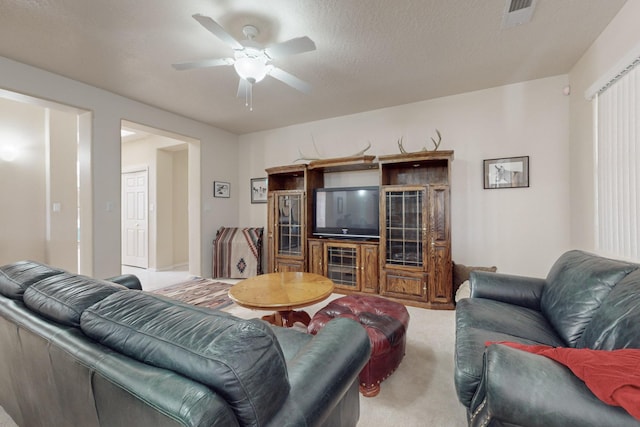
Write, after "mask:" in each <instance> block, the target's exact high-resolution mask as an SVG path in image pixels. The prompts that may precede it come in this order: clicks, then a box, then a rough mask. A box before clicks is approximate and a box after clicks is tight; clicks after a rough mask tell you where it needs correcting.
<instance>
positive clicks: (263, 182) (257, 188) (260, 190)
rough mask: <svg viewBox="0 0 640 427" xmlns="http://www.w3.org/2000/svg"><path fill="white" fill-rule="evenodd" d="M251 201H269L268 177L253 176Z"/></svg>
mask: <svg viewBox="0 0 640 427" xmlns="http://www.w3.org/2000/svg"><path fill="white" fill-rule="evenodd" d="M251 203H267V178H251Z"/></svg>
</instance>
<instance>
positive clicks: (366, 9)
mask: <svg viewBox="0 0 640 427" xmlns="http://www.w3.org/2000/svg"><path fill="white" fill-rule="evenodd" d="M625 1H626V0H538V2H537V7H536V9H535V13H534V15H533V19H532V21H531V22H530V23H528V24H525V25H521V26H517V27H514V28H509V29H505V30H503V29H501V21H502V15H503V13H504V10H505V0H395V1H390V0H324V1H318V0H295V1H294V0H268V1H267V0H208V1H204V0H180V1H177V0H135V1H132V0H90V1H88V0H0V55H2V56H5V57H7V58H10V59H14V60H16V61H19V62H23V63H26V64H29V65H33V66H36V67H39V68H42V69H45V70H48V71H51V72H54V73H57V74H60V75H63V76H66V77H70V78H72V79H75V80H78V81H81V82H84V83H88V84H90V85H93V86H97V87H99V88H102V89H106V90H108V91H111V92H114V93H117V94H120V95H123V96H126V97H128V98H132V99H135V100H138V101H141V102H143V103H146V104H149V105H153V106H156V107H159V108H162V109H165V110H168V111H172V112H175V113H178V114H180V115H183V116H187V117H190V118H193V119H196V120H199V121H202V122H206V123H209V124H211V125H213V126H216V127H219V128H222V129H226V130H228V131H230V132H233V133H236V134H244V133H248V132H254V131H260V130H265V129H272V128H278V127H282V126H287V125H291V124H295V123H302V122H308V121H313V120H319V119H324V118H329V117H335V116H341V115H346V114H351V113H358V112H362V111H368V110H373V109H377V108H382V107H388V106H393V105H400V104H406V103H410V102H415V101H420V100H425V99H431V98H436V97H441V96H447V95H452V94H456V93H462V92H468V91H472V90H478V89H484V88H489V87H495V86H500V85H504V84H508V83H514V82H519V81H525V80H531V79H537V78H542V77H547V76H553V75H558V74H564V73H567V72H569V70H570V69H571V67H572V66H573V65H574V64H575V63H576V61H577V60H578V59H579V58H580V56H581V55H582V54H583V53H584V51H585V50H586V49H587V48H588V47H589V46H590V45H591V43H593V41H594V40H595V39H596V38H597V36H598V35H599V34H600V33H601V32H602V30H603V29H604V28H605V27H606V25H607V24H608V23H609V22H610V21H611V19H612V18H613V17H614V16H615V15H616V13H617V12H618V11H619V10H620V8H621V7H622V6H623V5H624V3H625ZM196 13H200V14H203V15H207V16H210V17H211V18H213V19H214V20H216V21H217V22H218V23H220V24H221V25H222V26H223V27H224V28H225V29H226V30H227V31H228V32H229V33H230V34H231V35H233V36H234V37H235V38H236V39H239V40H241V39H243V35H242V26H243V25H245V24H252V25H255V26H256V27H258V28H259V30H260V35H259V36H258V37H257V39H256V40H257V41H258V42H259V43H261V44H264V45H268V44H271V43H277V42H281V41H285V40H288V39H291V38H294V37H300V36H304V35H306V36H308V37H310V38H311V39H313V40H314V41H315V43H316V46H317V50H316V51H312V52H307V53H303V54H299V55H294V56H289V57H286V58H282V59H278V60H275V61H274V63H275V65H277V66H278V67H280V68H282V69H284V70H286V71H288V72H290V73H292V74H294V75H295V76H297V77H299V78H300V79H302V80H304V81H306V82H308V83H310V84H311V85H312V86H313V91H312V92H311V94H309V95H306V94H303V93H300V92H298V91H296V90H294V89H292V88H290V87H289V86H286V85H284V84H283V83H281V82H280V81H278V80H275V79H273V78H270V77H267V78H266V79H265V80H264V81H262V82H260V83H258V84H257V85H256V86H255V87H254V93H253V111H249V110H248V109H247V108H246V107H245V106H244V100H241V99H238V98H236V90H237V85H238V78H237V76H236V74H235V71H234V70H233V67H216V68H208V69H197V70H189V71H175V70H174V69H173V68H172V67H171V64H172V63H176V62H184V61H190V60H198V59H207V58H219V57H229V56H232V51H231V49H230V48H229V47H227V46H226V45H225V44H224V43H223V42H221V41H220V40H219V39H217V38H216V37H214V36H213V35H212V34H211V33H209V32H207V31H206V30H205V29H204V28H203V27H202V26H201V25H200V24H198V23H197V22H196V21H195V20H194V19H193V18H192V17H191V15H193V14H196ZM1 84H2V83H1V77H0V86H1Z"/></svg>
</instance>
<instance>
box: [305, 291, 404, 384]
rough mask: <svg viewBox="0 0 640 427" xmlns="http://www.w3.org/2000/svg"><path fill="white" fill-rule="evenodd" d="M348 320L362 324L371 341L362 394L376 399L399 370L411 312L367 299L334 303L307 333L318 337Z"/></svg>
mask: <svg viewBox="0 0 640 427" xmlns="http://www.w3.org/2000/svg"><path fill="white" fill-rule="evenodd" d="M336 317H348V318H350V319H353V320H355V321H357V322H360V324H362V325H363V326H364V327H365V329H366V330H367V333H368V334H369V340H370V341H371V357H370V358H369V362H367V364H366V365H365V367H364V368H363V369H362V371H361V372H360V377H359V378H360V392H361V393H362V395H363V396H365V397H373V396H376V395H377V394H378V393H379V392H380V383H381V382H382V381H383V380H385V379H386V378H387V377H388V376H389V375H391V374H392V373H393V371H395V370H396V368H397V367H398V366H399V365H400V362H401V361H402V358H403V357H404V352H405V345H406V331H407V328H408V327H409V312H408V311H407V309H406V308H405V306H404V305H402V304H400V303H397V302H393V301H389V300H387V299H384V298H380V297H374V296H368V295H349V296H346V297H342V298H338V299H336V300H333V301H331V302H330V303H329V305H327V306H326V307H324V308H322V309H321V310H320V311H318V312H317V313H316V314H315V315H314V316H313V319H311V322H310V323H309V327H308V329H307V331H308V332H309V333H311V334H316V333H317V332H318V331H319V330H320V329H322V327H324V325H326V324H327V323H328V322H329V321H330V320H331V319H333V318H336Z"/></svg>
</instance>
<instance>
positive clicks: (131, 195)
mask: <svg viewBox="0 0 640 427" xmlns="http://www.w3.org/2000/svg"><path fill="white" fill-rule="evenodd" d="M148 191H149V185H148V172H147V171H146V170H144V171H137V172H127V173H123V174H122V264H124V265H130V266H133V267H141V268H148V267H149V220H148V216H149V215H148V211H149V210H148V208H147V206H148V194H147V193H148Z"/></svg>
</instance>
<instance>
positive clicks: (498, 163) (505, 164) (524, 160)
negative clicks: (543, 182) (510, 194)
mask: <svg viewBox="0 0 640 427" xmlns="http://www.w3.org/2000/svg"><path fill="white" fill-rule="evenodd" d="M528 186H529V156H522V157H507V158H503V159H488V160H484V188H485V189H493V188H520V187H528Z"/></svg>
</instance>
